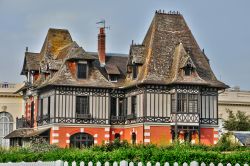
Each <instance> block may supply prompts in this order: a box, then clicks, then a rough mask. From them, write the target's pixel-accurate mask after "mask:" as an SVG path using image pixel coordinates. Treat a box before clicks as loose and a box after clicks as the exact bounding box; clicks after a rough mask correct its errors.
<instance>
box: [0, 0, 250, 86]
mask: <svg viewBox="0 0 250 166" xmlns="http://www.w3.org/2000/svg"><path fill="white" fill-rule="evenodd" d="M159 9H161V10H165V11H179V12H180V13H181V14H182V15H183V16H184V18H185V20H186V22H187V24H188V25H189V28H190V29H191V31H192V33H193V35H194V37H195V38H196V40H197V42H198V44H199V46H200V48H204V49H205V53H206V55H207V56H208V58H209V59H210V64H211V67H212V69H213V71H214V73H215V75H216V76H217V78H218V79H219V80H221V81H223V82H225V83H226V84H228V85H229V86H231V87H234V86H240V88H241V89H242V90H250V41H249V39H250V10H249V9H250V1H249V0H239V1H237V0H219V1H218V0H188V1H187V0H174V1H173V0H123V1H122V0H105V1H104V0H0V82H13V83H17V82H23V81H24V80H25V77H23V76H21V75H20V72H21V69H22V65H23V60H24V52H25V47H29V51H31V52H40V50H41V47H42V44H43V42H44V39H45V37H46V34H47V31H48V29H49V28H63V29H68V30H69V31H70V33H71V36H72V38H73V40H74V41H76V42H77V43H78V44H79V45H80V46H82V47H83V48H84V49H85V50H86V51H93V52H96V51H97V34H98V27H97V25H96V22H98V21H100V20H101V19H105V20H106V25H108V26H110V30H107V34H106V36H107V40H106V48H107V52H112V53H124V54H128V52H129V46H130V44H131V41H132V40H134V42H135V43H141V42H142V40H143V38H144V36H145V34H146V32H147V30H148V27H149V25H150V23H151V21H152V18H153V16H154V12H155V10H159Z"/></svg>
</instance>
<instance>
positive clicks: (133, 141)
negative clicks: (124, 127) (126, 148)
mask: <svg viewBox="0 0 250 166" xmlns="http://www.w3.org/2000/svg"><path fill="white" fill-rule="evenodd" d="M132 144H136V134H135V133H132Z"/></svg>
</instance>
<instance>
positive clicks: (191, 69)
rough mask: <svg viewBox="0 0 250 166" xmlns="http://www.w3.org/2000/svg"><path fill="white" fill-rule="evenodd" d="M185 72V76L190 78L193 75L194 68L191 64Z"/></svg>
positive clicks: (185, 68)
mask: <svg viewBox="0 0 250 166" xmlns="http://www.w3.org/2000/svg"><path fill="white" fill-rule="evenodd" d="M183 70H184V74H185V76H190V75H191V74H192V71H193V67H192V66H191V64H187V66H185V67H184V68H183Z"/></svg>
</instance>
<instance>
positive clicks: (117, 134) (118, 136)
mask: <svg viewBox="0 0 250 166" xmlns="http://www.w3.org/2000/svg"><path fill="white" fill-rule="evenodd" d="M115 139H118V140H119V141H120V139H121V135H120V134H119V133H116V134H115Z"/></svg>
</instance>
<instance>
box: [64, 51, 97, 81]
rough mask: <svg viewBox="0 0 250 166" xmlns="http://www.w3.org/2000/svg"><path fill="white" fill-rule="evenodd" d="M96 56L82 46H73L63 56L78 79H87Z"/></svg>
mask: <svg viewBox="0 0 250 166" xmlns="http://www.w3.org/2000/svg"><path fill="white" fill-rule="evenodd" d="M96 59H97V58H96V57H95V56H93V55H90V54H88V53H87V52H86V51H85V50H84V49H83V48H82V47H73V48H72V49H70V50H69V54H68V56H67V57H66V58H65V60H66V61H67V65H68V67H69V69H70V72H71V73H72V75H73V76H74V77H75V78H76V79H78V80H84V79H88V77H89V71H90V69H91V68H92V67H93V61H94V60H96Z"/></svg>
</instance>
